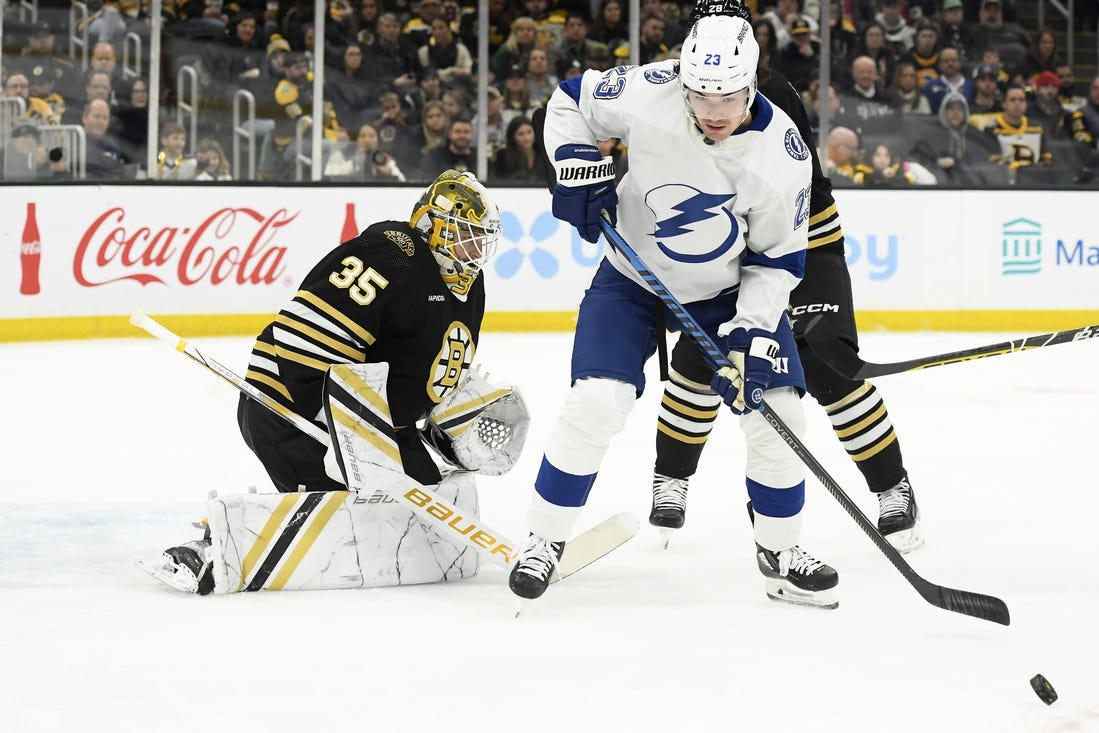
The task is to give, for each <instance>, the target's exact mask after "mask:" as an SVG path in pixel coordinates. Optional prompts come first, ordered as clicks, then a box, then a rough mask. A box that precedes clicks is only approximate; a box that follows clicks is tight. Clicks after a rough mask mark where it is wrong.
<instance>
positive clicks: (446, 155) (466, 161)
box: [420, 117, 477, 180]
mask: <svg viewBox="0 0 1099 733" xmlns="http://www.w3.org/2000/svg"><path fill="white" fill-rule="evenodd" d="M448 168H453V169H454V170H456V171H472V170H476V168H477V148H475V147H474V146H473V126H472V125H470V124H469V120H466V119H463V118H461V117H459V118H458V119H455V120H451V121H450V126H449V127H448V128H447V144H446V145H440V146H439V147H437V148H435V149H433V150H432V151H430V152H429V153H428V154H427V155H426V156H424V160H423V162H422V164H421V166H420V178H421V179H423V180H428V179H431V178H434V177H436V176H438V175H439V174H440V173H442V172H443V171H445V170H447V169H448Z"/></svg>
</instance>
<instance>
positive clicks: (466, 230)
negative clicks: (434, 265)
mask: <svg viewBox="0 0 1099 733" xmlns="http://www.w3.org/2000/svg"><path fill="white" fill-rule="evenodd" d="M408 223H409V225H410V226H412V227H413V228H414V229H418V230H420V231H421V232H423V233H424V235H425V236H426V237H427V243H428V246H429V247H430V248H431V252H432V254H434V255H435V260H436V261H437V262H438V263H439V271H440V273H441V274H442V278H443V282H445V283H446V284H447V287H449V288H450V289H451V291H452V292H453V293H454V294H455V295H456V296H458V297H459V298H461V299H462V300H465V297H466V295H468V294H469V289H470V287H472V285H473V282H474V281H475V280H476V279H477V275H478V273H480V272H481V267H482V266H483V265H484V264H485V263H486V262H488V260H489V259H491V258H492V256H493V255H494V254H495V253H496V243H497V240H498V239H499V238H500V211H499V209H497V208H496V204H494V203H493V202H492V200H491V198H490V197H489V193H488V190H487V189H486V188H485V187H484V185H483V184H482V183H481V182H480V181H478V180H477V177H476V176H474V175H473V174H472V173H459V172H458V171H456V170H447V171H444V172H443V173H442V174H440V175H439V177H438V178H436V179H435V182H434V183H432V184H431V185H430V186H428V188H427V190H426V191H424V192H423V194H422V195H421V196H420V199H419V200H418V201H417V202H416V206H415V208H414V209H413V211H412V216H411V218H409V220H408Z"/></svg>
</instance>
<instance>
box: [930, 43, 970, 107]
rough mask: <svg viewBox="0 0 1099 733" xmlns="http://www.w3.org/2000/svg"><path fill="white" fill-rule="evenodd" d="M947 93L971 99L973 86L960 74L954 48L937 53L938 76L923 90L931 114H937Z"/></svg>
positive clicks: (957, 55) (960, 60)
mask: <svg viewBox="0 0 1099 733" xmlns="http://www.w3.org/2000/svg"><path fill="white" fill-rule="evenodd" d="M949 92H958V93H959V94H961V95H962V96H963V97H965V98H966V99H970V98H972V97H973V84H972V83H971V82H970V80H969V79H968V78H967V77H966V75H965V74H963V73H962V58H961V55H960V54H959V53H958V49H956V48H944V49H943V50H942V51H940V52H939V76H938V78H935V79H932V80H931V81H929V82H928V83H927V86H925V87H924V88H923V93H924V96H925V97H927V101H928V102H930V103H931V112H932V113H933V114H938V113H939V105H940V104H941V103H942V101H943V97H945V96H946V95H947V93H949Z"/></svg>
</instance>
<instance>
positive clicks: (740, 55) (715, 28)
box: [679, 15, 759, 139]
mask: <svg viewBox="0 0 1099 733" xmlns="http://www.w3.org/2000/svg"><path fill="white" fill-rule="evenodd" d="M758 63H759V45H758V44H757V43H756V38H755V34H754V33H753V31H752V25H751V24H750V23H748V22H747V21H745V20H744V19H743V18H740V17H730V16H722V15H714V16H706V17H703V18H699V20H698V22H697V23H695V24H694V26H692V27H691V32H690V34H689V35H688V36H687V40H685V41H684V42H683V51H682V52H681V53H680V56H679V79H680V83H681V85H682V87H683V98H684V101H685V103H686V105H687V114H688V116H689V117H690V118H691V121H692V122H694V123H695V125H697V126H698V128H699V129H700V130H702V131H703V133H706V132H707V130H708V128H709V127H710V125H708V123H710V122H725V123H727V124H729V125H731V126H732V131H735V130H736V128H737V127H739V126H740V124H741V123H742V122H743V121H744V118H745V117H747V115H748V110H750V109H751V108H752V103H753V102H754V101H755V98H756V65H757V64H758ZM732 131H727V132H726V134H724V135H723V136H722V138H721V139H724V138H725V137H728V135H729V134H732Z"/></svg>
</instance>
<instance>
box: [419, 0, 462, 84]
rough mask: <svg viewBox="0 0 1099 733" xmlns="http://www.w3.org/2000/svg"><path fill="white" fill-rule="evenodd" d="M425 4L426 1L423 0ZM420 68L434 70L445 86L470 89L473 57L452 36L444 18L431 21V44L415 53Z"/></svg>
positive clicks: (452, 33)
mask: <svg viewBox="0 0 1099 733" xmlns="http://www.w3.org/2000/svg"><path fill="white" fill-rule="evenodd" d="M424 1H425V2H427V1H428V0H424ZM417 58H418V60H419V62H420V68H421V69H424V68H427V67H431V68H434V69H435V70H436V71H437V72H438V74H439V79H440V80H442V82H443V84H446V85H447V86H461V87H466V88H468V87H470V86H471V82H470V73H471V72H472V71H473V56H471V55H470V53H469V49H468V48H466V45H465V44H464V43H462V42H461V41H459V40H458V39H457V38H455V36H454V31H452V30H451V29H450V25H449V24H448V23H447V22H446V19H445V18H441V17H437V18H435V19H434V20H433V21H431V42H430V43H427V44H424V45H423V46H421V47H420V50H419V51H418V52H417Z"/></svg>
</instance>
